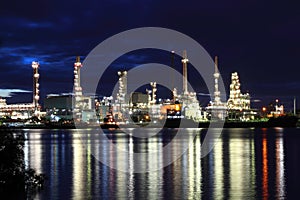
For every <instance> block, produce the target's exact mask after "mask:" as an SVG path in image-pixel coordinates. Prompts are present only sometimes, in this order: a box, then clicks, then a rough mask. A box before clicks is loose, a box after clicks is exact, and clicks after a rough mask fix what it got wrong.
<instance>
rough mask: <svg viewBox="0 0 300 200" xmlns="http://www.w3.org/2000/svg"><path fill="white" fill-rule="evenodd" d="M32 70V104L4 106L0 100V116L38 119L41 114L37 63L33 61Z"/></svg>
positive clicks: (3, 102) (3, 101)
mask: <svg viewBox="0 0 300 200" xmlns="http://www.w3.org/2000/svg"><path fill="white" fill-rule="evenodd" d="M31 66H32V69H33V88H32V90H33V91H32V94H33V100H32V103H21V104H10V105H7V104H6V99H1V98H0V116H10V117H11V118H12V119H28V118H30V117H32V116H33V115H34V116H38V117H40V116H41V115H43V113H41V112H40V105H39V99H40V94H39V93H40V91H39V77H40V75H39V71H38V69H39V63H38V62H36V61H33V62H32V63H31Z"/></svg>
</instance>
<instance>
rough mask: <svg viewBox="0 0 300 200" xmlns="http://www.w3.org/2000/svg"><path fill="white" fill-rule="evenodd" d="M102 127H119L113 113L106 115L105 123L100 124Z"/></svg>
mask: <svg viewBox="0 0 300 200" xmlns="http://www.w3.org/2000/svg"><path fill="white" fill-rule="evenodd" d="M100 127H101V128H102V129H117V128H119V126H118V124H117V122H116V120H115V119H114V117H113V116H112V115H106V117H105V118H104V120H103V123H102V124H100Z"/></svg>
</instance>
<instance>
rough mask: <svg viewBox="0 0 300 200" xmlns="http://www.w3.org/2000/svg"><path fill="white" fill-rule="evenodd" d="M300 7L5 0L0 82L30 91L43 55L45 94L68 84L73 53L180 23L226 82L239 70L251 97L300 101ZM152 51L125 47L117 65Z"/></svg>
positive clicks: (0, 15) (0, 12)
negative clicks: (130, 33)
mask: <svg viewBox="0 0 300 200" xmlns="http://www.w3.org/2000/svg"><path fill="white" fill-rule="evenodd" d="M299 9H300V2H299V1H296V0H293V1H259V0H251V1H250V0H244V1H237V0H230V1H224V0H215V1H199V0H195V1H177V0H173V1H161V0H151V1H150V0H143V1H142V0H139V1H138V0H132V1H130V0H119V1H113V0H101V1H100V0H87V1H78V0H72V1H68V0H65V1H58V0H53V1H44V0H39V1H37V0H36V1H31V0H29V1H17V0H10V1H4V2H2V3H1V7H0V25H1V28H0V61H1V65H0V80H1V81H0V89H22V90H29V91H31V90H32V77H31V76H32V68H31V61H32V60H38V61H40V64H41V67H40V74H41V78H40V85H41V92H42V97H44V96H45V95H46V94H48V93H61V92H70V91H71V90H72V84H73V63H74V60H75V56H76V55H81V56H82V58H84V56H86V55H87V54H88V53H89V52H90V51H91V50H92V49H93V48H94V47H95V46H96V45H98V44H99V43H100V42H102V41H103V40H104V39H106V38H108V37H110V36H112V35H114V34H117V33H119V32H121V31H125V30H128V29H132V28H137V27H146V26H156V27H165V28H170V29H174V30H177V31H180V32H182V33H184V34H186V35H188V36H190V37H192V38H194V39H195V40H196V41H197V42H199V43H200V44H201V45H202V46H203V47H204V48H205V49H206V50H207V51H208V53H209V54H210V55H211V56H212V57H213V56H214V55H218V56H219V59H220V62H219V63H220V71H221V74H222V76H223V79H224V81H225V84H227V85H226V87H227V88H228V87H229V85H228V84H229V81H230V80H229V79H230V73H231V72H233V71H238V72H239V74H240V80H241V83H242V90H243V91H249V92H250V94H251V96H252V97H253V99H261V100H263V101H264V102H265V103H266V104H267V103H269V101H270V100H271V99H275V98H277V97H278V98H279V99H282V101H283V102H284V103H286V104H291V103H292V100H293V96H297V97H298V99H299V101H300V79H299V77H300V76H299V73H300V70H299V57H300V37H299V36H300V29H299V25H300V23H299V22H300V12H299ZM152 57H153V56H149V55H144V56H143V55H140V54H139V55H137V56H134V55H128V56H125V57H124V58H123V59H120V63H119V65H123V66H125V67H130V66H133V65H135V64H136V63H143V62H148V61H149V58H152ZM169 59H170V58H169V57H166V58H165V60H164V58H162V59H161V60H162V62H169ZM158 60H160V58H158ZM116 66H118V64H116ZM178 67H180V66H178ZM227 88H226V89H227ZM104 93H105V92H104ZM20 99H22V101H24V102H26V101H27V102H29V101H31V94H30V93H22V94H20V93H15V94H14V95H13V96H12V97H10V98H8V101H9V102H16V101H20Z"/></svg>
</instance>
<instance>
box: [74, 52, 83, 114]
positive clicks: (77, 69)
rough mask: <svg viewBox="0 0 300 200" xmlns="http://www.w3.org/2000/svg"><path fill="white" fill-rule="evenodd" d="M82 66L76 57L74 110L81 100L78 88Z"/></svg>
mask: <svg viewBox="0 0 300 200" xmlns="http://www.w3.org/2000/svg"><path fill="white" fill-rule="evenodd" d="M81 67H82V64H81V62H80V57H79V56H77V58H76V62H75V63H74V95H75V109H79V108H80V100H81V98H82V88H81V86H80V69H81Z"/></svg>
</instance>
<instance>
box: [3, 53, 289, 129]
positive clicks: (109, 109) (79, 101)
mask: <svg viewBox="0 0 300 200" xmlns="http://www.w3.org/2000/svg"><path fill="white" fill-rule="evenodd" d="M172 54H174V52H172ZM181 62H182V75H183V76H182V77H183V78H182V90H181V91H182V92H181V93H180V92H178V91H179V90H180V89H181V88H172V97H171V98H170V99H165V100H164V99H163V100H161V99H160V101H158V98H157V96H156V94H157V90H158V88H157V83H156V82H150V83H149V87H148V88H150V89H146V91H145V92H144V93H143V92H133V93H131V94H128V92H127V79H128V78H129V79H130V77H128V73H127V71H125V70H124V71H117V72H116V76H118V78H119V79H118V86H119V87H118V93H117V94H116V96H114V97H113V96H109V97H101V98H100V97H97V96H96V95H93V96H87V95H85V94H84V92H83V91H84V88H82V87H81V83H80V70H81V68H82V67H83V65H82V63H81V61H80V57H79V56H78V57H77V58H76V61H75V63H74V81H73V82H74V86H73V92H72V93H67V94H49V95H47V97H46V98H45V99H44V106H43V107H41V105H40V104H39V100H40V96H39V89H40V87H39V78H40V77H39V72H38V69H39V63H38V62H36V61H34V62H32V68H33V100H32V102H29V103H23V104H10V105H8V104H6V100H5V99H1V98H0V117H2V118H9V119H13V120H23V121H24V120H26V119H27V122H28V120H29V119H31V121H29V123H37V122H36V121H32V118H33V117H35V118H37V119H41V118H43V119H44V122H43V123H60V124H74V123H86V124H102V123H105V122H107V119H108V118H110V119H111V120H113V122H116V123H119V124H131V123H134V124H141V125H142V124H145V123H152V124H155V123H159V122H160V121H162V120H166V119H169V120H170V119H189V120H193V121H195V122H205V121H210V120H227V121H239V122H247V121H253V120H258V119H261V118H266V117H274V116H283V115H284V107H283V105H280V104H279V102H278V100H276V105H275V106H274V109H273V110H271V111H270V112H268V113H265V112H266V110H263V111H261V110H257V109H253V108H251V106H250V94H249V93H243V92H242V91H241V83H240V80H239V76H238V73H237V72H234V73H232V74H231V84H230V86H229V98H228V100H227V102H222V100H221V95H222V94H221V92H220V90H219V79H220V72H219V69H218V67H219V66H218V57H217V56H216V57H215V61H214V62H215V70H214V71H215V72H214V74H213V76H212V78H214V94H213V95H212V99H211V101H210V103H209V104H208V105H207V106H205V107H201V106H200V103H199V101H198V99H197V94H196V93H195V92H189V91H188V63H189V60H188V57H187V52H186V51H183V56H182V60H181Z"/></svg>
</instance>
